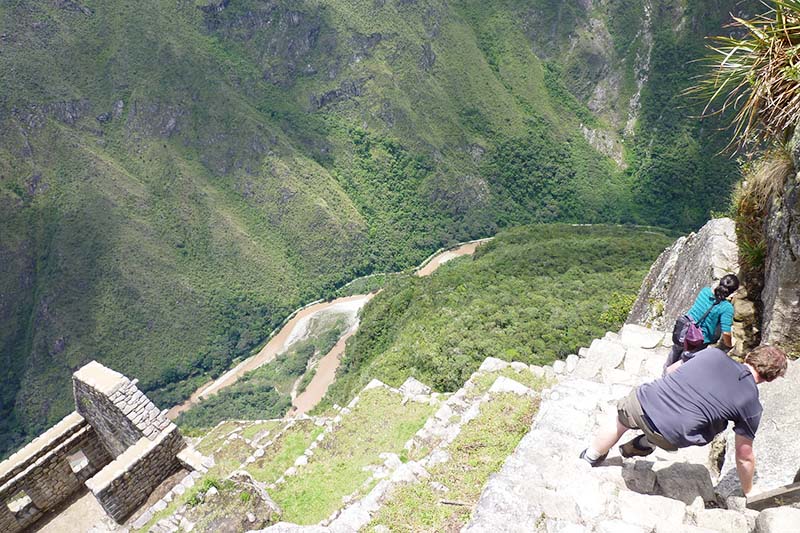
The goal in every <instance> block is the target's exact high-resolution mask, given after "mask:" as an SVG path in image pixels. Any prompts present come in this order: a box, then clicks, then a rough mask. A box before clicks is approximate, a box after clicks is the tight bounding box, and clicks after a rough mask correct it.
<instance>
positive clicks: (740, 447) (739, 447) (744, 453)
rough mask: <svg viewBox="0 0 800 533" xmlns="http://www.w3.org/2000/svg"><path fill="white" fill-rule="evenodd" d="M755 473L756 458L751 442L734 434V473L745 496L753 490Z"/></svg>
mask: <svg viewBox="0 0 800 533" xmlns="http://www.w3.org/2000/svg"><path fill="white" fill-rule="evenodd" d="M755 471H756V456H755V454H754V453H753V441H752V440H750V439H748V438H747V437H743V436H741V435H739V434H738V433H737V434H736V473H737V474H739V482H740V483H741V484H742V492H744V495H745V496H747V495H748V494H749V493H750V491H751V490H753V474H754V473H755Z"/></svg>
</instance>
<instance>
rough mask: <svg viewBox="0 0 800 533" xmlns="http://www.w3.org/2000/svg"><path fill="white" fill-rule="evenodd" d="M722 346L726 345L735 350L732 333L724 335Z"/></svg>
mask: <svg viewBox="0 0 800 533" xmlns="http://www.w3.org/2000/svg"><path fill="white" fill-rule="evenodd" d="M722 344H724V345H725V346H727V347H728V348H733V339H732V338H731V334H730V332H726V333H723V334H722Z"/></svg>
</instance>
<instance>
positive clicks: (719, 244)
mask: <svg viewBox="0 0 800 533" xmlns="http://www.w3.org/2000/svg"><path fill="white" fill-rule="evenodd" d="M738 270H739V253H738V249H737V246H736V225H735V224H734V222H733V220H731V219H729V218H717V219H714V220H711V221H709V222H708V223H707V224H706V225H705V226H703V227H702V228H701V229H700V231H698V232H697V233H692V234H690V235H688V236H685V237H681V238H679V239H678V240H677V241H675V244H673V245H672V246H671V247H669V248H667V249H666V250H665V251H664V252H663V253H662V254H661V255H660V256H659V257H658V259H657V260H656V262H655V263H653V266H652V267H650V272H649V273H648V274H647V277H646V278H645V280H644V282H643V283H642V288H641V289H640V291H639V296H638V297H637V299H636V302H635V303H634V304H633V308H632V309H631V312H630V315H628V321H627V323H628V324H638V325H641V326H647V327H651V328H654V329H657V330H660V331H671V330H672V326H673V324H674V323H675V319H676V318H678V317H679V316H681V315H682V314H684V313H685V312H686V311H687V310H688V309H689V308H690V307H691V306H692V303H693V302H694V298H695V297H696V296H697V292H698V291H699V290H700V289H701V288H703V287H705V286H712V285H714V284H715V282H716V281H717V280H719V279H720V278H721V277H722V276H724V275H725V274H730V273H734V274H735V273H737V272H738Z"/></svg>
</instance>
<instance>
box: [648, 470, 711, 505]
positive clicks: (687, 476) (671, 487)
mask: <svg viewBox="0 0 800 533" xmlns="http://www.w3.org/2000/svg"><path fill="white" fill-rule="evenodd" d="M653 470H654V471H655V473H656V485H657V490H658V492H659V494H661V495H663V496H666V497H668V498H672V499H675V500H679V501H682V502H683V503H685V504H687V505H689V504H690V503H692V502H693V501H694V499H695V498H697V497H698V496H699V497H701V498H702V499H703V501H705V502H713V501H715V500H716V494H715V493H714V486H713V485H712V483H711V476H710V475H709V473H708V470H707V469H706V468H705V467H704V466H702V465H698V464H692V463H672V464H666V465H665V464H664V463H660V462H659V463H656V464H655V466H654V468H653Z"/></svg>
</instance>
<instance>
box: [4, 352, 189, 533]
mask: <svg viewBox="0 0 800 533" xmlns="http://www.w3.org/2000/svg"><path fill="white" fill-rule="evenodd" d="M73 392H74V396H75V405H76V409H77V412H75V413H72V414H71V415H69V416H67V417H66V418H64V419H63V420H62V421H60V422H59V423H58V424H56V425H55V426H53V427H52V428H50V429H49V430H47V431H46V432H45V433H43V434H42V435H40V436H39V437H38V438H36V439H34V440H33V442H31V443H30V444H28V445H27V446H25V447H24V448H22V449H21V450H19V451H18V452H17V453H15V454H14V455H12V456H11V457H9V458H8V459H7V460H6V461H3V462H2V463H0V531H2V532H3V533H5V532H9V533H16V532H17V531H21V530H23V529H25V528H27V527H28V526H30V525H31V524H33V523H34V522H35V521H36V520H38V519H39V518H40V517H41V516H42V514H43V512H44V511H47V510H49V509H52V508H54V507H55V506H57V505H58V504H60V503H61V502H63V501H64V500H65V499H67V498H68V497H69V496H70V495H72V494H73V493H75V492H76V491H78V490H80V489H81V487H82V486H83V485H85V486H87V487H89V488H90V489H91V490H92V492H93V493H94V495H95V497H97V499H98V500H99V501H100V503H101V505H102V506H103V508H104V509H106V511H107V512H108V513H109V515H110V516H111V517H112V518H114V519H115V520H118V521H121V520H124V519H125V518H126V517H127V516H128V515H129V514H130V513H131V512H132V511H134V510H135V509H136V507H137V506H138V505H140V504H141V503H142V502H143V501H144V500H145V499H146V498H147V496H148V495H149V494H150V493H151V492H152V491H153V489H154V488H155V487H157V486H158V485H159V484H160V483H161V482H162V481H163V480H164V479H166V478H167V477H168V476H170V475H171V474H172V473H174V472H175V471H176V470H178V469H179V468H180V467H181V463H180V462H179V460H178V459H177V458H176V455H177V453H178V452H180V451H181V450H182V449H183V448H185V446H186V445H185V443H184V441H183V438H182V437H181V435H180V432H179V431H178V428H177V427H176V426H175V425H174V424H172V423H171V422H170V421H169V420H168V419H167V418H166V416H165V414H164V413H163V412H161V411H160V410H159V409H158V407H156V406H155V405H154V404H153V402H151V401H150V400H149V399H148V398H147V396H145V395H144V394H143V393H142V392H141V391H140V390H139V389H138V388H137V387H136V381H135V380H134V381H131V380H129V379H128V378H126V377H125V376H123V375H122V374H120V373H118V372H114V371H113V370H110V369H108V368H106V367H104V366H103V365H101V364H99V363H97V362H94V361H93V362H91V363H89V364H87V365H86V366H84V367H83V368H81V369H80V370H78V371H77V372H75V374H74V375H73Z"/></svg>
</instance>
